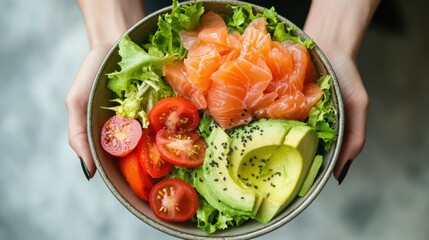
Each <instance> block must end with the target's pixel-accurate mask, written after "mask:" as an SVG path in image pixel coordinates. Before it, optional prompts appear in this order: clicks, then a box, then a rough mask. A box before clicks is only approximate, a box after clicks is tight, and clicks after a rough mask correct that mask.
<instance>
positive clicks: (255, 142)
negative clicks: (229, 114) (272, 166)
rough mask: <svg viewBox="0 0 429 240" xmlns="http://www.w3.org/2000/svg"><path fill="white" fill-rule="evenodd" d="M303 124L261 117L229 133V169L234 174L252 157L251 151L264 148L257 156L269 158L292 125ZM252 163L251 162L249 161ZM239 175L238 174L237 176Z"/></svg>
mask: <svg viewBox="0 0 429 240" xmlns="http://www.w3.org/2000/svg"><path fill="white" fill-rule="evenodd" d="M302 125H305V124H304V123H302V122H298V121H292V120H283V119H261V120H259V121H256V122H253V123H250V124H248V125H245V126H243V127H240V128H237V129H235V131H234V132H232V133H231V137H232V141H231V150H232V151H231V153H230V169H231V171H232V174H233V175H234V176H238V170H239V168H240V167H241V165H242V163H243V162H245V161H246V160H247V161H248V160H249V159H250V158H253V157H255V156H253V155H252V154H250V152H251V151H254V150H256V149H259V148H264V149H263V151H260V152H259V154H263V156H259V158H264V159H269V158H270V156H271V154H272V153H273V152H274V150H275V149H276V148H277V147H279V146H282V145H283V142H284V139H285V136H286V134H287V133H288V132H289V130H290V128H292V127H294V126H302ZM250 164H251V165H252V163H250ZM238 177H240V176H238Z"/></svg>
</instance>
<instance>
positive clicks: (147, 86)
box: [107, 36, 176, 127]
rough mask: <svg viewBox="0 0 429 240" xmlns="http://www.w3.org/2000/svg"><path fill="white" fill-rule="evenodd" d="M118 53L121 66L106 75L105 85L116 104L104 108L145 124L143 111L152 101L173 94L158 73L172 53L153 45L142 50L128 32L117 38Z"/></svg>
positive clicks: (169, 60)
mask: <svg viewBox="0 0 429 240" xmlns="http://www.w3.org/2000/svg"><path fill="white" fill-rule="evenodd" d="M119 55H120V56H121V58H122V61H121V62H119V63H118V64H119V66H120V67H121V70H120V71H119V72H117V71H116V72H113V73H110V74H108V75H107V76H108V78H109V80H108V82H107V87H108V88H109V89H110V90H112V91H113V92H114V93H115V94H116V96H117V98H115V99H113V100H112V101H113V102H117V103H119V105H117V106H115V107H110V108H107V109H111V110H114V111H115V112H116V114H117V115H121V116H124V117H130V118H139V120H140V122H141V123H142V125H143V127H147V126H148V121H147V114H148V112H149V111H150V109H151V108H152V107H153V105H154V104H155V103H156V102H158V101H159V100H160V99H162V98H165V97H170V96H173V95H174V92H173V90H172V89H171V87H170V86H168V84H166V83H165V81H164V80H163V79H162V78H161V76H162V67H163V65H164V64H165V63H168V62H171V61H173V60H175V59H176V56H174V55H164V54H163V53H162V52H161V51H159V50H156V49H155V48H151V49H149V52H146V51H145V50H144V49H142V48H141V47H140V46H138V45H137V44H135V43H134V42H133V41H132V40H131V39H130V37H129V36H125V37H123V38H122V39H121V41H120V42H119Z"/></svg>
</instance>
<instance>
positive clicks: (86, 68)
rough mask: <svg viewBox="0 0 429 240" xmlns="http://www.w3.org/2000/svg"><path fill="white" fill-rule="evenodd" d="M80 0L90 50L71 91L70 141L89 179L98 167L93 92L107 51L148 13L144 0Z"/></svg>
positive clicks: (68, 104)
mask: <svg viewBox="0 0 429 240" xmlns="http://www.w3.org/2000/svg"><path fill="white" fill-rule="evenodd" d="M78 4H79V7H80V9H81V12H82V15H83V17H84V19H85V25H86V29H87V31H88V37H89V45H90V51H89V52H88V54H87V55H86V57H85V59H84V60H83V62H82V64H81V66H80V68H79V71H78V73H77V75H76V78H75V80H74V82H73V84H72V86H71V88H70V90H69V92H68V95H67V98H66V107H67V112H68V130H69V143H70V146H71V147H72V148H73V150H74V151H75V152H76V154H77V156H78V157H79V159H80V161H81V165H82V169H83V171H84V173H85V176H86V178H87V179H88V180H89V179H91V178H92V177H93V176H94V173H95V171H96V167H95V163H94V160H93V158H92V155H91V151H90V148H89V143H88V135H87V131H86V129H87V128H86V113H87V106H88V100H89V99H88V98H89V92H90V90H91V87H92V83H93V82H94V77H95V74H96V72H97V70H98V67H99V66H100V64H101V62H102V61H103V59H104V57H105V55H106V54H107V52H108V51H109V49H110V48H111V46H112V45H113V44H114V43H115V41H116V40H117V39H119V38H120V37H121V36H122V34H123V33H124V32H125V31H126V30H127V29H128V28H129V27H131V26H132V25H133V24H135V23H136V22H137V21H139V20H140V19H142V18H143V17H144V8H143V1H141V0H122V1H105V0H91V1H85V0H78Z"/></svg>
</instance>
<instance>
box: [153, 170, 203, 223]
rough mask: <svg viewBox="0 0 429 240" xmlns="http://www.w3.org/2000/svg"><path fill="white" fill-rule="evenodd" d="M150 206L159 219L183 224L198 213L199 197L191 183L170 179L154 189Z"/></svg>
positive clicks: (158, 184)
mask: <svg viewBox="0 0 429 240" xmlns="http://www.w3.org/2000/svg"><path fill="white" fill-rule="evenodd" d="M149 205H150V208H151V209H152V211H153V212H154V213H155V215H156V216H157V217H158V218H159V219H161V220H164V221H169V222H183V221H187V220H189V219H191V218H192V217H193V216H194V214H195V212H196V211H197V208H198V195H197V191H195V189H194V188H193V187H192V185H190V184H189V183H187V182H185V181H182V180H180V179H174V178H168V179H165V180H162V181H161V182H159V183H157V184H156V185H155V186H154V187H153V188H152V191H151V192H150V196H149Z"/></svg>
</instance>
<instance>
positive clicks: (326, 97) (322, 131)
mask: <svg viewBox="0 0 429 240" xmlns="http://www.w3.org/2000/svg"><path fill="white" fill-rule="evenodd" d="M317 84H318V85H319V86H320V88H321V89H322V91H323V95H322V98H321V99H320V100H319V102H318V103H317V104H316V106H314V107H313V108H311V110H310V114H309V117H308V125H310V126H312V127H313V128H314V129H315V130H316V132H317V135H318V137H319V139H321V140H322V142H323V149H324V150H325V151H326V152H327V151H329V149H331V147H332V145H333V143H334V141H335V138H336V135H337V132H336V131H335V129H334V127H333V125H334V123H336V115H337V111H336V109H335V107H334V104H333V102H332V99H331V92H330V89H331V87H332V77H331V76H330V75H324V76H322V77H320V78H319V79H318V80H317Z"/></svg>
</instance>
